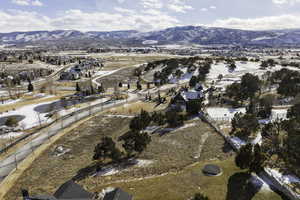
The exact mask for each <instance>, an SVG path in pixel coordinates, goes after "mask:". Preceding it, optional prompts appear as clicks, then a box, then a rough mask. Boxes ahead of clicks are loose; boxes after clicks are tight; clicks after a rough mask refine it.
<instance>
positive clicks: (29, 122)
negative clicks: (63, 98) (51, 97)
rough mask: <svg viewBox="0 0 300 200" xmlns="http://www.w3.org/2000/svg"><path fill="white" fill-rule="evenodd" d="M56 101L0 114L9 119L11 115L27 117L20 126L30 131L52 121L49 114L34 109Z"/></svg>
mask: <svg viewBox="0 0 300 200" xmlns="http://www.w3.org/2000/svg"><path fill="white" fill-rule="evenodd" d="M53 102H55V101H49V102H45V103H40V104H33V105H27V106H23V107H20V108H18V109H16V110H11V111H8V112H5V113H1V114H0V118H1V117H8V116H11V115H22V116H25V118H24V119H23V120H21V121H20V122H19V125H21V126H22V127H24V128H25V129H29V128H32V127H35V126H38V125H40V122H41V123H42V124H43V123H45V122H51V119H49V118H48V117H47V113H38V112H36V111H34V108H35V107H37V106H41V105H45V104H49V103H53Z"/></svg>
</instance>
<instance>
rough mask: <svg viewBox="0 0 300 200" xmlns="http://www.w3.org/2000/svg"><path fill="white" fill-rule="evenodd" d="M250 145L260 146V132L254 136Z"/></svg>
mask: <svg viewBox="0 0 300 200" xmlns="http://www.w3.org/2000/svg"><path fill="white" fill-rule="evenodd" d="M251 144H253V145H255V144H259V145H261V144H262V136H261V132H259V133H258V134H257V136H256V138H255V139H254V140H252V141H251Z"/></svg>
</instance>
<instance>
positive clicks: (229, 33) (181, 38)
mask: <svg viewBox="0 0 300 200" xmlns="http://www.w3.org/2000/svg"><path fill="white" fill-rule="evenodd" d="M74 41H76V42H78V43H84V44H93V45H95V44H105V45H110V46H114V45H115V46H119V45H126V46H145V45H146V46H149V45H166V44H184V45H190V44H198V45H264V46H285V45H289V46H300V29H287V30H270V31H250V30H239V29H228V28H214V27H203V26H182V27H173V28H167V29H163V30H159V31H150V32H138V31H134V30H129V31H111V32H101V31H90V32H80V31H76V30H56V31H32V32H12V33H0V44H39V45H41V44H53V43H54V44H59V43H66V42H74Z"/></svg>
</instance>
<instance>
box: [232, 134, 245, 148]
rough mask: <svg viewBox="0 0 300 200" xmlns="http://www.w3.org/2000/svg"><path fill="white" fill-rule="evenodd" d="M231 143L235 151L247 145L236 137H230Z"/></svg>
mask: <svg viewBox="0 0 300 200" xmlns="http://www.w3.org/2000/svg"><path fill="white" fill-rule="evenodd" d="M230 140H231V142H232V143H233V145H234V146H235V147H237V149H240V148H241V147H242V146H244V145H246V144H247V143H246V142H245V141H244V140H241V139H240V138H238V137H230Z"/></svg>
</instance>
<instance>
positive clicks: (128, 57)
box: [90, 54, 178, 70]
mask: <svg viewBox="0 0 300 200" xmlns="http://www.w3.org/2000/svg"><path fill="white" fill-rule="evenodd" d="M90 56H91V57H94V58H103V59H104V60H105V61H106V62H105V64H104V68H103V69H104V70H113V69H119V68H121V67H127V66H134V65H137V64H143V63H147V62H152V61H156V60H163V59H168V58H172V57H178V56H175V55H166V54H165V55H164V54H149V55H144V54H115V55H112V54H90Z"/></svg>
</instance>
